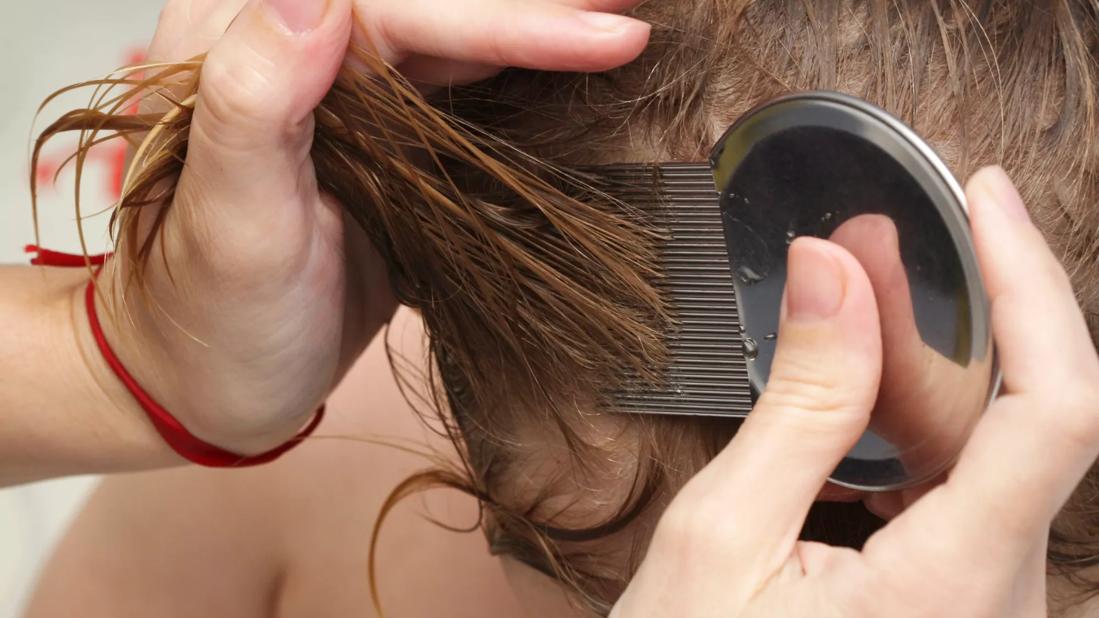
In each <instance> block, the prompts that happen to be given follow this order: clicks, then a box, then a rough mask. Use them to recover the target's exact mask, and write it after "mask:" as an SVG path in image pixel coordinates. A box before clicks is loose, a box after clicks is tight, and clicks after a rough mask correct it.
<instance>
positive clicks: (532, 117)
mask: <svg viewBox="0 0 1099 618" xmlns="http://www.w3.org/2000/svg"><path fill="white" fill-rule="evenodd" d="M635 13H636V15H637V16H638V17H640V18H642V19H645V20H647V21H649V22H651V23H652V24H653V26H654V28H653V34H652V43H651V44H650V46H649V48H648V49H647V50H646V51H645V52H644V53H643V54H642V55H641V57H640V58H638V59H637V60H636V61H634V62H632V63H630V64H629V65H627V66H625V67H623V68H621V69H618V70H615V71H611V72H609V73H605V74H597V75H582V74H561V73H545V72H535V71H521V70H508V71H505V72H503V73H502V74H500V75H499V76H498V77H496V78H494V79H492V80H489V81H487V82H483V83H480V84H476V85H473V86H469V87H462V88H455V89H452V90H446V91H438V92H435V93H433V94H431V95H430V97H429V101H430V105H425V104H423V103H422V100H421V98H420V97H419V95H418V94H417V93H416V92H415V91H414V90H413V89H412V88H410V87H409V85H407V84H404V83H401V82H399V81H397V80H395V79H393V78H392V76H391V73H390V71H389V70H388V69H386V68H384V67H381V66H379V65H378V63H377V62H372V61H371V60H370V58H369V57H366V56H364V58H363V60H364V62H366V63H367V65H368V66H371V67H373V68H374V69H375V70H377V71H378V72H380V73H381V74H382V75H383V76H384V77H385V78H384V79H375V78H364V77H363V76H361V75H355V74H352V73H350V72H345V73H344V74H343V75H342V76H341V77H340V79H339V81H338V83H337V86H336V88H335V89H334V90H333V92H332V93H331V94H330V95H329V97H328V98H327V99H326V100H325V102H324V103H323V105H322V108H321V109H320V110H319V111H318V113H317V138H316V143H315V145H314V148H313V156H314V161H315V165H316V169H317V174H318V178H319V180H320V183H321V186H322V187H323V188H324V189H325V190H327V191H329V192H330V193H332V194H333V195H334V196H336V197H337V198H338V199H340V200H341V201H342V203H343V204H344V205H345V206H346V207H347V209H348V211H349V212H350V213H351V214H352V216H353V217H354V218H355V219H356V220H357V221H358V222H359V223H360V224H362V225H363V226H364V228H365V229H367V231H368V232H369V233H370V234H371V236H372V238H373V240H374V242H375V244H376V245H377V247H378V249H379V250H380V252H381V253H382V255H383V256H384V258H385V259H386V260H387V263H388V265H389V267H390V273H391V282H392V284H393V286H394V287H395V289H396V291H397V293H398V295H399V297H400V298H401V299H402V300H403V301H404V302H406V303H407V304H410V305H412V306H414V307H416V308H418V309H419V310H420V311H421V313H422V314H423V317H424V320H425V323H426V324H427V327H428V329H429V333H430V349H431V352H432V358H433V361H434V364H433V365H432V366H433V368H434V369H436V370H437V373H433V375H431V376H429V377H428V383H429V387H430V388H429V389H428V391H427V393H428V395H429V397H428V399H427V400H426V401H427V402H428V403H429V404H430V406H431V407H432V408H433V409H434V410H437V411H439V412H440V419H441V421H442V423H443V429H444V430H445V431H447V432H448V433H449V435H450V436H451V437H452V439H453V440H455V442H456V444H458V445H459V450H460V451H461V452H462V453H463V456H464V459H465V462H464V463H465V466H464V469H462V470H457V471H453V472H447V473H444V472H439V473H436V474H434V475H425V476H423V477H421V478H420V479H419V481H420V482H421V484H430V483H431V482H442V483H445V484H449V485H454V486H459V487H462V488H464V489H466V490H468V491H470V492H471V493H473V494H474V495H476V496H477V497H478V498H479V499H481V500H482V501H483V503H484V504H485V505H486V518H485V522H486V529H487V530H488V532H489V537H490V542H491V545H492V547H493V548H494V550H496V551H498V552H501V553H506V554H510V555H512V556H515V557H518V558H519V559H520V560H522V561H523V562H526V563H528V564H531V565H533V566H535V567H536V568H539V569H540V570H543V571H545V572H547V573H550V574H553V575H555V576H557V577H559V578H561V579H563V580H565V581H566V582H567V584H568V585H569V586H571V587H572V588H574V589H576V590H578V591H580V592H581V593H582V595H583V597H584V598H585V600H587V601H588V602H590V603H591V604H592V605H593V606H594V607H597V608H606V607H609V605H610V604H611V603H613V601H614V598H615V596H616V595H617V594H618V592H620V591H621V589H622V588H623V587H624V585H625V583H626V582H627V581H628V579H629V577H630V573H631V569H632V568H633V565H634V564H636V562H637V561H638V559H639V558H640V553H641V552H642V551H643V549H644V546H645V544H646V542H647V539H648V535H649V534H650V532H651V527H652V525H653V524H654V523H655V519H656V517H657V516H658V515H659V513H660V511H661V510H662V508H663V505H664V504H666V502H667V501H668V500H669V499H670V497H671V496H672V495H674V493H675V491H676V490H677V489H678V487H679V486H680V485H681V484H682V483H683V482H684V481H685V480H686V479H687V478H689V476H690V475H691V474H692V473H693V472H695V471H696V470H697V469H699V467H701V466H702V465H704V464H705V463H706V462H707V461H708V460H709V459H710V458H711V457H712V456H713V455H714V454H715V453H716V452H717V451H719V450H720V449H721V447H722V446H723V445H724V444H725V443H726V442H727V441H728V439H729V438H730V436H731V435H732V434H733V433H734V432H735V430H736V422H735V421H731V420H727V419H703V418H674V419H672V418H657V417H637V416H630V415H626V414H620V413H616V411H615V410H614V409H613V405H612V403H611V402H610V401H609V400H608V399H607V398H606V393H607V392H608V391H609V390H613V388H614V386H615V385H616V384H618V383H620V382H621V380H622V379H623V378H624V376H626V375H627V374H640V375H642V376H649V377H654V376H655V375H657V374H659V371H660V363H661V361H662V359H663V355H664V347H663V340H662V333H663V332H664V329H665V328H666V327H667V325H668V324H669V323H671V322H674V320H675V317H676V316H675V313H674V308H671V307H668V306H667V305H666V303H665V302H664V299H663V298H662V297H661V296H660V294H659V291H658V290H659V288H658V287H657V286H655V285H654V282H655V281H656V280H657V279H658V278H659V276H660V265H659V263H658V260H657V258H656V253H655V251H654V246H655V243H656V241H657V239H658V238H659V237H660V234H661V230H660V229H659V227H658V226H656V225H655V224H654V223H653V222H652V221H650V220H648V219H646V217H645V216H644V215H643V213H640V212H638V211H636V210H634V209H631V208H630V207H629V205H628V204H622V203H620V202H617V201H615V200H614V199H612V198H610V197H608V196H606V195H602V194H599V193H598V192H595V191H592V190H590V187H588V186H586V185H585V183H584V182H583V178H582V177H578V176H579V175H576V174H572V173H569V172H567V171H565V170H574V171H575V170H576V169H577V168H585V169H586V168H587V166H592V165H600V164H609V163H623V162H657V161H701V160H704V159H705V156H706V154H707V153H708V151H709V150H710V148H711V146H712V145H713V143H714V141H715V140H716V139H717V137H718V136H719V135H720V134H721V132H722V131H723V130H724V129H725V128H726V127H727V126H728V125H729V124H730V123H731V122H732V121H733V120H734V119H735V118H737V117H738V115H740V114H742V113H744V112H745V111H747V110H748V109H750V108H751V107H753V106H755V105H756V104H758V103H760V102H762V101H764V100H766V99H769V98H771V97H774V96H777V95H781V94H785V93H788V92H792V91H798V90H808V89H831V90H839V91H843V92H846V93H850V94H853V95H856V96H859V97H862V98H864V99H867V100H869V101H871V102H873V103H876V104H877V105H879V106H881V107H884V108H885V109H887V110H888V111H890V112H892V113H893V114H894V115H896V116H898V117H900V118H901V119H903V120H905V121H906V122H907V123H908V124H909V125H911V126H912V127H914V128H915V129H916V131H917V132H918V133H920V134H921V135H922V136H923V137H924V138H925V139H927V140H928V141H929V142H930V143H931V144H932V145H933V146H935V147H936V149H937V150H938V151H939V153H940V154H941V155H942V156H943V157H944V159H945V160H946V161H947V163H948V164H949V165H950V166H951V167H952V169H953V171H954V173H955V175H957V176H958V177H965V176H968V175H969V174H970V173H972V172H973V171H975V170H976V169H977V168H978V167H979V166H981V165H984V164H989V163H1000V164H1002V165H1003V166H1004V167H1005V168H1006V169H1007V170H1008V172H1009V173H1010V174H1011V175H1012V176H1013V177H1014V178H1015V180H1016V181H1017V183H1018V184H1019V186H1020V187H1021V189H1022V192H1023V194H1024V197H1025V198H1026V201H1027V203H1028V204H1029V206H1030V207H1031V209H1032V213H1033V216H1034V218H1035V220H1036V221H1037V223H1038V225H1039V226H1041V227H1042V229H1043V231H1044V232H1045V233H1046V235H1047V238H1048V239H1049V241H1050V242H1051V243H1052V244H1053V246H1054V247H1055V249H1056V250H1057V251H1058V252H1059V255H1061V257H1062V259H1063V261H1064V263H1065V265H1066V267H1067V269H1068V271H1069V272H1070V273H1071V274H1072V275H1073V277H1074V281H1075V283H1076V286H1077V290H1078V291H1079V294H1080V298H1081V301H1082V303H1083V305H1084V307H1085V310H1086V311H1087V312H1088V316H1089V320H1090V323H1091V325H1092V332H1093V333H1099V314H1097V311H1099V281H1097V277H1096V276H1095V274H1096V267H1097V264H1096V261H1097V260H1099V208H1097V207H1096V205H1097V204H1099V2H1097V1H1096V0H1049V1H1046V2H1031V1H1029V0H968V1H967V0H931V1H929V0H901V1H897V0H846V1H842V2H812V1H811V0H801V1H799V0H754V1H753V0H650V1H648V2H645V3H643V4H642V5H641V7H640V8H638V9H637V10H636V12H635ZM192 87H193V85H192ZM188 119H189V114H187V113H181V114H180V113H177V114H175V115H174V116H173V117H172V119H171V121H170V123H169V124H168V125H167V127H166V128H165V131H163V132H161V133H160V139H161V140H162V141H161V142H160V143H159V146H158V147H159V148H160V149H162V150H168V151H171V150H172V149H176V151H177V152H178V151H179V149H182V148H185V142H183V143H182V144H181V143H180V142H181V141H182V140H173V139H172V136H178V135H180V134H182V133H185V131H186V130H187V121H188ZM102 122H104V121H103V119H102V118H100V117H89V119H88V120H87V121H86V128H99V127H100V126H103V127H105V128H111V127H112V124H111V123H110V122H106V123H105V124H102V125H100V124H98V123H102ZM70 126H71V125H70ZM113 126H118V127H122V126H124V125H123V124H121V123H119V124H117V125H113ZM126 126H129V125H126ZM76 128H80V127H79V126H77V127H76ZM152 150H153V151H156V149H155V148H154V149H152ZM150 160H154V159H152V158H150V159H146V161H150ZM140 163H141V162H140V161H139V164H140ZM173 165H178V163H177V162H175V161H174V160H173V159H172V158H171V157H162V158H160V159H156V164H155V165H154V166H153V167H151V168H148V169H146V170H145V172H144V173H143V174H142V175H141V176H139V177H138V179H137V182H136V184H135V188H134V190H133V192H132V193H131V194H130V195H128V196H127V197H126V198H125V199H126V200H130V202H131V203H134V204H138V203H140V202H141V200H142V199H143V198H145V197H149V196H154V195H156V191H157V187H158V186H159V184H158V179H159V178H163V177H165V176H164V174H166V173H170V172H171V167H172V166H173ZM585 173H588V172H585ZM120 223H121V225H122V228H123V231H125V230H126V229H128V228H132V227H134V225H135V223H136V221H135V219H134V218H133V216H132V215H124V216H123V217H122V219H121V220H120ZM126 238H127V236H126V234H122V235H121V236H120V240H121V241H122V246H120V250H121V251H122V252H123V253H125V252H126V251H127V249H129V250H132V251H133V254H132V255H133V256H135V257H139V256H138V253H139V247H126V246H125V241H126ZM405 378H406V383H408V384H409V385H410V386H412V388H413V389H416V387H418V386H422V384H419V383H414V382H409V381H408V380H410V378H409V377H408V376H405ZM417 390H422V389H417ZM760 473H761V474H766V471H760ZM414 487H416V483H415V482H414V483H411V484H409V485H407V486H404V487H403V488H402V490H401V491H402V495H403V493H406V492H407V491H408V490H410V489H411V488H414ZM744 499H746V500H750V499H751V497H750V496H745V497H744ZM822 510H824V509H822ZM837 513H838V514H839V516H837V517H832V515H836V514H837ZM810 527H811V528H813V529H812V530H810V531H809V533H810V534H814V535H817V536H824V537H827V538H830V539H833V540H838V541H846V542H849V543H852V544H857V543H859V542H860V539H861V538H862V537H864V536H865V535H866V533H867V531H868V530H871V529H872V528H873V521H872V518H870V517H868V516H866V515H865V513H864V512H862V511H861V510H860V509H858V508H851V509H848V508H846V507H836V508H835V509H834V510H833V511H829V512H825V513H824V515H823V516H821V517H817V518H814V519H813V521H811V524H810ZM1092 530H1094V526H1092ZM844 537H846V538H844ZM1054 541H1055V543H1054V545H1053V548H1054V549H1053V557H1054V558H1057V559H1059V560H1061V561H1064V562H1071V561H1072V560H1073V559H1079V558H1081V557H1083V556H1088V557H1090V556H1093V555H1096V554H1099V538H1097V537H1096V535H1095V534H1094V532H1093V531H1092V532H1091V533H1089V532H1088V530H1087V526H1083V527H1075V528H1066V529H1065V530H1064V531H1062V533H1061V534H1060V536H1058V537H1056V538H1055V539H1054Z"/></svg>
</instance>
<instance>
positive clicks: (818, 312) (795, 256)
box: [786, 238, 847, 320]
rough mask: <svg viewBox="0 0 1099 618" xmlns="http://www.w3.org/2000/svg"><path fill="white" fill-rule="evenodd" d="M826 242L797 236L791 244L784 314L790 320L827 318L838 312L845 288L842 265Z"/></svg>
mask: <svg viewBox="0 0 1099 618" xmlns="http://www.w3.org/2000/svg"><path fill="white" fill-rule="evenodd" d="M827 242H828V241H825V240H820V239H817V238H799V239H797V240H795V241H794V244H793V245H791V246H790V257H789V267H788V272H787V274H786V317H787V319H790V320H811V319H820V318H830V317H832V316H834V315H836V313H837V312H839V309H840V306H841V305H843V297H844V294H845V292H846V289H847V282H846V276H845V275H844V271H843V266H841V265H840V263H839V261H838V260H837V259H836V258H835V257H834V256H833V255H832V252H831V251H829V250H828V247H827Z"/></svg>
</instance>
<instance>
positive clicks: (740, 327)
mask: <svg viewBox="0 0 1099 618" xmlns="http://www.w3.org/2000/svg"><path fill="white" fill-rule="evenodd" d="M737 330H739V331H740V334H741V335H743V334H744V333H745V332H746V331H745V330H744V325H743V324H741V325H739V326H737Z"/></svg>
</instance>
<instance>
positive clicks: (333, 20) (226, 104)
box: [180, 0, 351, 225]
mask: <svg viewBox="0 0 1099 618" xmlns="http://www.w3.org/2000/svg"><path fill="white" fill-rule="evenodd" d="M350 33H351V9H350V6H349V5H348V0H252V1H251V2H249V3H248V5H247V6H246V7H245V8H244V9H243V11H241V13H240V14H239V15H238V16H237V18H236V20H235V21H234V22H233V24H232V25H231V26H230V27H229V30H228V31H227V32H226V34H225V35H224V36H223V37H222V38H221V39H220V40H219V41H218V42H217V43H216V44H215V46H214V47H213V48H212V49H211V50H210V52H209V54H208V55H207V57H206V60H205V61H204V63H203V66H202V74H201V79H200V82H199V89H198V97H197V100H196V102H195V110H194V116H193V119H192V122H191V133H190V137H189V146H188V155H187V165H186V167H185V170H186V171H185V173H184V177H183V178H181V179H180V185H181V186H180V191H181V194H184V195H185V194H186V193H187V190H188V189H194V188H195V187H194V186H188V185H195V184H200V187H199V188H200V190H201V193H202V196H203V198H204V199H202V200H200V202H207V203H208V202H215V201H216V205H217V208H211V209H208V210H214V211H216V212H217V213H218V216H229V217H232V218H233V219H232V220H230V221H221V223H226V224H230V225H231V224H232V223H234V222H239V223H241V224H245V223H251V224H252V225H254V224H255V222H256V221H257V217H259V218H261V220H262V218H264V217H271V216H277V214H278V211H277V209H278V208H279V207H280V205H282V204H283V203H285V202H286V201H287V199H288V196H299V197H307V199H308V197H312V195H315V194H316V185H315V179H314V177H313V170H312V167H311V164H310V162H309V149H310V146H311V144H312V138H313V126H314V125H313V117H312V113H313V110H314V109H315V108H316V107H317V105H319V104H320V101H321V99H323V98H324V96H325V94H326V93H327V92H328V90H329V89H330V88H331V86H332V83H333V82H334V81H335V77H336V73H337V72H338V70H339V68H340V65H341V64H342V61H343V58H344V56H345V54H346V52H347V46H348V41H349V39H350ZM198 179H201V181H200V183H199V182H196V181H197V180H198ZM188 206H190V205H188ZM185 207H187V206H185ZM196 207H197V205H196ZM238 217H239V218H238Z"/></svg>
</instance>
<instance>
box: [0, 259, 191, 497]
mask: <svg viewBox="0 0 1099 618" xmlns="http://www.w3.org/2000/svg"><path fill="white" fill-rule="evenodd" d="M87 278H88V272H87V271H86V270H84V269H71V270H70V269H58V268H37V267H24V266H0V324H3V325H4V326H5V327H6V328H5V333H4V335H3V337H0V414H2V415H3V422H2V423H0V486H3V485H11V484H17V483H22V482H27V481H33V480H38V479H43V478H49V477H54V476H62V475H66V474H76V473H86V472H112V471H123V470H137V469H144V468H152V467H159V466H167V465H172V464H174V463H178V462H180V461H181V459H180V458H179V457H178V456H176V455H175V454H174V453H172V452H171V451H170V450H169V449H168V448H167V447H166V446H165V445H164V443H163V442H162V441H161V439H160V437H159V436H158V435H157V434H156V432H155V431H154V430H153V428H152V425H151V424H150V423H149V421H148V420H147V419H146V418H145V415H144V413H143V412H142V410H141V409H140V408H139V407H138V406H137V404H136V402H135V401H134V400H133V398H132V397H131V396H130V394H129V393H128V392H127V391H126V390H125V388H124V387H123V386H122V384H121V383H120V382H119V381H118V379H117V378H116V377H115V376H114V374H113V373H111V370H110V368H109V367H108V366H107V364H106V362H105V361H104V360H103V358H102V356H101V355H100V354H99V351H98V350H97V349H96V347H95V343H94V340H93V339H92V336H91V333H90V330H89V329H88V327H87V318H86V316H85V313H84V305H83V298H82V294H81V291H82V289H83V286H84V285H85V283H86V282H87Z"/></svg>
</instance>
